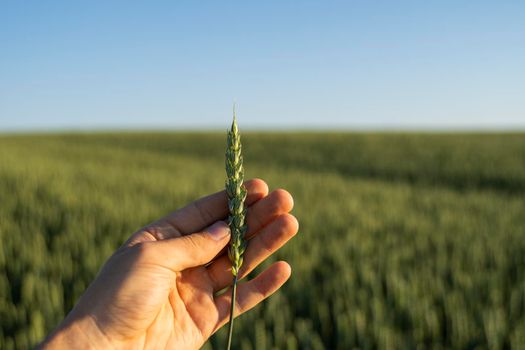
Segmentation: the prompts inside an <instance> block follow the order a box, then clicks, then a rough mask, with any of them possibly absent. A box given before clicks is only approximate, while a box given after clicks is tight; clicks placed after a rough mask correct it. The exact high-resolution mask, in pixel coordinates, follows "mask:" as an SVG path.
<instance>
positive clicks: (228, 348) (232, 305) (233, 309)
mask: <svg viewBox="0 0 525 350" xmlns="http://www.w3.org/2000/svg"><path fill="white" fill-rule="evenodd" d="M236 293H237V276H236V275H235V276H233V285H232V301H231V306H230V326H229V327H228V328H229V329H228V345H227V346H226V349H227V350H230V348H231V346H232V334H233V318H234V317H233V313H234V312H235V295H236Z"/></svg>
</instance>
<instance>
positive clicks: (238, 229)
mask: <svg viewBox="0 0 525 350" xmlns="http://www.w3.org/2000/svg"><path fill="white" fill-rule="evenodd" d="M241 149H242V147H241V135H240V133H239V129H238V128H237V120H236V117H235V106H234V108H233V122H232V126H231V129H230V130H228V141H227V147H226V193H227V194H228V208H229V210H230V216H229V218H228V223H229V225H230V231H231V239H230V246H229V247H228V256H229V258H230V261H231V263H232V274H233V284H232V298H231V307H230V325H229V331H228V344H227V349H230V347H231V341H232V334H233V314H234V311H235V295H236V290H237V277H238V275H239V270H240V268H241V266H242V261H243V254H244V251H245V250H246V244H247V243H246V241H245V240H244V234H245V233H246V230H247V226H246V223H245V219H246V207H245V206H244V201H245V200H246V194H247V191H246V188H245V187H244V185H243V181H244V169H243V166H242V154H241Z"/></svg>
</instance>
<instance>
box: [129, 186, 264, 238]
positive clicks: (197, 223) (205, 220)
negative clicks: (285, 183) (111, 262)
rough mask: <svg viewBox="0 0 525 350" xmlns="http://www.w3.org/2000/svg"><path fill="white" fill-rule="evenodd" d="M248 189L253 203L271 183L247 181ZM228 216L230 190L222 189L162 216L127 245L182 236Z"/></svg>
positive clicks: (261, 196) (137, 233) (134, 236)
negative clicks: (227, 193)
mask: <svg viewBox="0 0 525 350" xmlns="http://www.w3.org/2000/svg"><path fill="white" fill-rule="evenodd" d="M244 185H245V186H246V189H247V191H248V195H247V197H246V203H247V204H248V205H252V204H254V203H255V202H257V201H258V200H259V199H261V198H263V197H264V196H266V195H267V194H268V185H267V184H266V182H264V181H263V180H261V179H252V180H249V181H246V182H245V183H244ZM227 215H228V198H227V196H226V191H220V192H217V193H214V194H211V195H209V196H206V197H203V198H200V199H198V200H196V201H195V202H193V203H191V204H189V205H187V206H186V207H184V208H182V209H179V210H177V211H175V212H173V213H171V214H169V215H168V216H165V217H163V218H162V219H159V220H157V221H155V222H153V223H151V224H149V225H147V226H146V227H144V228H142V229H141V230H140V231H138V232H136V233H135V234H134V235H133V236H131V237H130V238H129V239H128V241H127V242H126V244H125V245H127V246H130V245H133V244H136V243H139V242H142V241H154V240H157V241H158V240H162V239H169V238H174V237H180V236H182V235H185V234H189V233H193V232H198V231H201V230H202V229H204V228H205V227H206V226H208V225H211V224H212V223H214V222H215V221H217V220H222V219H224V218H225V217H226V216H227Z"/></svg>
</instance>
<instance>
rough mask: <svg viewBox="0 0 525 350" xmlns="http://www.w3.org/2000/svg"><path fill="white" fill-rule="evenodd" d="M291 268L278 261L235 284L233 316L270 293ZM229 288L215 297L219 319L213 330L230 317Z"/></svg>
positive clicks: (285, 278) (257, 302)
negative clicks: (257, 273) (252, 276)
mask: <svg viewBox="0 0 525 350" xmlns="http://www.w3.org/2000/svg"><path fill="white" fill-rule="evenodd" d="M291 273H292V270H291V268H290V265H288V263H287V262H284V261H278V262H276V263H275V264H273V265H272V266H270V267H269V268H268V269H266V270H265V271H263V272H262V273H261V274H260V275H258V276H257V277H255V278H254V279H253V280H251V281H248V282H245V283H241V284H239V285H238V286H237V297H236V298H235V299H236V300H235V317H237V316H238V315H240V314H242V313H244V312H246V311H248V310H250V309H251V308H253V307H254V306H255V305H257V304H259V303H260V302H261V301H263V300H264V299H266V298H267V297H269V296H270V295H272V294H273V293H274V292H275V291H276V290H277V289H279V288H280V287H281V286H282V285H283V284H284V283H285V282H286V281H287V280H288V278H290V275H291ZM230 305H231V290H230V289H228V290H227V291H226V292H225V293H224V294H221V295H220V296H218V297H216V298H215V306H216V307H217V311H218V315H219V319H218V321H217V326H216V327H215V330H214V332H215V331H216V330H218V329H219V328H221V327H222V326H223V325H224V324H225V323H226V322H227V321H228V319H229V317H230Z"/></svg>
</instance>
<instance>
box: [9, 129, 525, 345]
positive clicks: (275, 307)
mask: <svg viewBox="0 0 525 350" xmlns="http://www.w3.org/2000/svg"><path fill="white" fill-rule="evenodd" d="M225 142H226V138H225V133H217V132H214V133H211V132H193V133H153V132H150V133H138V132H136V133H77V134H71V133H70V134H36V135H3V136H0V324H1V328H0V348H1V349H6V350H9V349H26V348H31V347H33V346H35V344H37V343H38V342H39V341H40V340H42V339H43V337H44V336H45V335H46V334H47V333H48V332H49V331H50V330H51V329H53V328H54V327H55V326H56V325H57V323H58V322H59V321H60V320H61V319H62V318H63V317H64V315H65V314H66V313H67V311H68V310H69V309H70V308H71V307H72V306H73V305H74V303H75V301H76V300H77V298H78V297H79V295H80V294H81V293H82V291H83V290H84V289H85V288H86V286H87V285H88V284H89V282H90V281H91V280H92V279H93V277H94V276H95V274H96V273H97V271H98V269H99V268H100V266H101V264H102V263H103V262H104V261H105V259H106V258H107V257H108V256H109V255H110V254H111V253H112V252H113V250H114V249H115V248H116V247H118V246H119V245H120V244H122V242H123V241H124V240H125V239H126V238H127V237H128V236H129V235H130V234H131V233H133V232H134V231H135V230H137V229H138V228H140V227H141V226H143V225H145V224H146V223H149V222H151V221H152V220H154V219H156V218H158V217H160V216H164V215H165V214H167V213H169V212H170V211H172V210H175V209H176V208H178V207H181V206H183V205H184V204H186V203H188V202H189V201H192V200H194V199H196V198H198V197H200V196H203V195H206V194H208V193H211V192H214V191H217V190H220V189H222V188H223V186H224V180H225V173H224V150H225ZM243 153H244V162H245V170H246V178H251V177H259V178H262V179H264V180H266V181H267V183H268V184H269V186H270V188H271V189H275V188H279V187H282V188H285V189H287V190H288V191H289V192H291V193H292V195H293V196H294V199H295V207H294V210H293V214H294V215H295V216H297V218H298V219H299V222H300V231H299V234H298V235H297V237H296V238H294V240H292V241H291V242H290V243H289V244H288V245H287V246H286V247H285V248H284V249H282V250H281V251H279V252H278V253H277V254H276V255H275V256H274V257H273V258H272V260H276V259H286V260H287V261H289V262H290V264H291V266H292V269H293V273H292V278H291V280H290V281H289V282H288V283H287V284H286V285H285V286H284V287H283V289H282V290H281V291H280V292H279V293H277V294H276V295H275V296H273V297H272V298H270V299H269V300H267V301H266V302H264V303H263V304H261V305H259V306H258V307H256V308H255V309H254V310H253V311H251V312H249V313H247V314H245V315H243V316H241V317H240V318H239V319H238V320H237V321H236V324H235V328H236V330H235V332H236V334H235V337H234V348H236V349H243V350H249V349H255V350H262V349H352V348H356V349H450V348H451V349H524V348H525V134H520V133H501V134H462V133H449V134H439V133H329V132H325V133H314V132H312V133H289V132H288V133H286V132H281V133H250V132H248V133H244V134H243ZM225 336H226V332H225V330H224V329H223V330H221V331H220V332H218V333H217V334H216V335H215V336H214V337H213V338H212V339H211V340H210V341H209V342H208V343H207V344H206V346H205V348H206V349H221V348H222V346H223V345H224V341H225Z"/></svg>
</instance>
